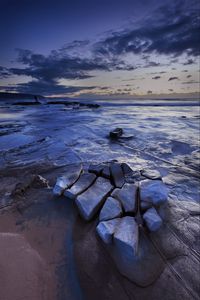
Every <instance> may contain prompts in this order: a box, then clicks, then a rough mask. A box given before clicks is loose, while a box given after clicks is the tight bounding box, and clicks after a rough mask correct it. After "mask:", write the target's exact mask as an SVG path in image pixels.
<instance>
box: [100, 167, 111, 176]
mask: <svg viewBox="0 0 200 300" xmlns="http://www.w3.org/2000/svg"><path fill="white" fill-rule="evenodd" d="M101 175H102V176H103V177H105V178H107V179H110V178H111V174H110V168H109V166H105V167H104V168H103V170H102V173H101Z"/></svg>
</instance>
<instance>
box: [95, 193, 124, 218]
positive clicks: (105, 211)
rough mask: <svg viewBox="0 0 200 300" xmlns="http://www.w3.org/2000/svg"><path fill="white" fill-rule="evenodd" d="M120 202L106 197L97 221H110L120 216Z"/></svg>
mask: <svg viewBox="0 0 200 300" xmlns="http://www.w3.org/2000/svg"><path fill="white" fill-rule="evenodd" d="M122 213H123V212H122V206H121V204H120V202H119V201H118V200H116V199H114V198H113V197H108V198H107V200H106V202H105V203H104V206H103V207H102V209H101V211H100V214H99V221H106V220H111V219H114V218H117V217H120V216H121V215H122Z"/></svg>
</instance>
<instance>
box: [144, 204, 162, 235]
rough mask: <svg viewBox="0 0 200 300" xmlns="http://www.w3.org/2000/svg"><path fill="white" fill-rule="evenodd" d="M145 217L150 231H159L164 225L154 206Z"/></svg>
mask: <svg viewBox="0 0 200 300" xmlns="http://www.w3.org/2000/svg"><path fill="white" fill-rule="evenodd" d="M143 219H144V221H145V223H146V226H147V228H148V229H149V230H150V231H157V230H158V229H159V228H160V227H161V225H162V219H161V217H160V216H159V214H158V213H157V211H156V209H155V208H154V207H152V208H149V209H148V210H147V211H146V212H145V213H144V215H143Z"/></svg>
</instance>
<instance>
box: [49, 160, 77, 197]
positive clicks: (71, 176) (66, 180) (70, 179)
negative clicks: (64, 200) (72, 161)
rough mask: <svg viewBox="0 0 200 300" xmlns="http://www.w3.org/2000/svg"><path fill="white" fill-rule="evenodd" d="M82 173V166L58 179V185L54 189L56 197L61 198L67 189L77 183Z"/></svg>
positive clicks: (75, 167)
mask: <svg viewBox="0 0 200 300" xmlns="http://www.w3.org/2000/svg"><path fill="white" fill-rule="evenodd" d="M81 171H82V164H79V165H77V166H74V169H73V171H72V172H68V173H66V174H64V175H62V176H60V177H58V178H57V181H56V184H55V186H54V189H53V193H54V195H56V196H61V195H62V193H63V192H64V190H65V189H68V188H69V187H70V186H71V185H72V184H74V183H75V182H76V180H77V179H78V178H79V176H80V173H81Z"/></svg>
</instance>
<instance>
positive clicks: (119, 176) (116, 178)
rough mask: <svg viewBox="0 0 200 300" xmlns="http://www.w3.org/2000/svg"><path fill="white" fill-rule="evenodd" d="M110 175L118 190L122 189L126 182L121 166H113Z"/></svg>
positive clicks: (116, 164)
mask: <svg viewBox="0 0 200 300" xmlns="http://www.w3.org/2000/svg"><path fill="white" fill-rule="evenodd" d="M110 173H111V178H112V180H113V183H114V185H115V186H116V187H117V188H121V187H122V186H123V185H124V182H125V179H124V174H123V170H122V167H121V164H118V163H114V164H111V166H110Z"/></svg>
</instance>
